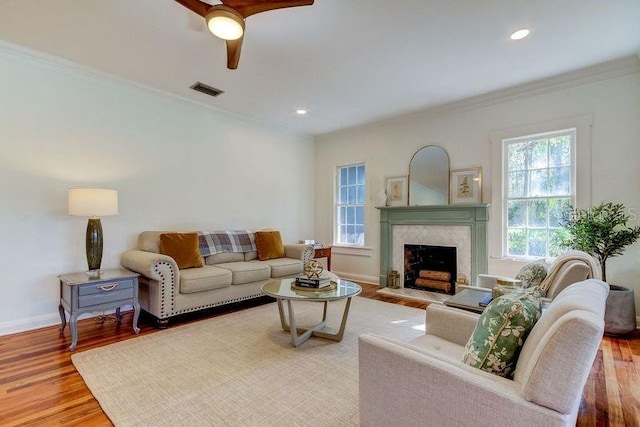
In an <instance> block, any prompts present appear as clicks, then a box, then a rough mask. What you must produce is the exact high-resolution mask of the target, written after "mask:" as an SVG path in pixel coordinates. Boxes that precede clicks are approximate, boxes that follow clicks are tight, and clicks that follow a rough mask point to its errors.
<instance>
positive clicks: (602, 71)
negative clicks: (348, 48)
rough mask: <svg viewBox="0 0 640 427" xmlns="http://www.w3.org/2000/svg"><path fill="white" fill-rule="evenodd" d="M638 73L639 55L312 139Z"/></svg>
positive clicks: (500, 102)
mask: <svg viewBox="0 0 640 427" xmlns="http://www.w3.org/2000/svg"><path fill="white" fill-rule="evenodd" d="M639 72H640V51H639V52H638V55H630V56H625V57H622V58H618V59H614V60H612V61H607V62H603V63H600V64H596V65H592V66H589V67H585V68H581V69H579V70H575V71H570V72H566V73H562V74H557V75H555V76H551V77H548V78H544V79H540V80H536V81H533V82H529V83H524V84H521V85H517V86H512V87H509V88H506V89H501V90H497V91H493V92H488V93H485V94H481V95H477V96H473V97H470V98H464V99H461V100H458V101H453V102H448V103H445V104H441V105H436V106H433V107H428V108H423V109H420V110H416V111H412V112H407V113H403V114H398V115H395V116H391V117H384V118H380V119H378V120H374V121H371V122H368V123H362V124H360V125H356V126H353V127H349V128H345V129H338V130H335V131H331V132H327V133H324V134H320V135H316V136H317V137H326V136H329V135H336V134H340V133H343V132H350V131H356V130H358V129H362V128H367V127H371V126H388V125H391V124H393V123H398V122H402V121H406V120H411V119H413V118H417V119H420V118H421V117H424V116H425V115H438V114H445V113H458V112H463V111H468V110H473V109H477V108H482V107H488V106H492V105H497V104H502V103H505V102H509V101H514V100H518V99H524V98H528V97H531V96H536V95H541V94H544V93H548V92H554V91H557V90H561V89H567V88H572V87H577V86H582V85H585V84H589V83H594V82H598V81H602V80H608V79H613V78H616V77H621V76H625V75H628V74H634V73H639Z"/></svg>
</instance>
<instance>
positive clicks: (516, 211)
mask: <svg viewBox="0 0 640 427" xmlns="http://www.w3.org/2000/svg"><path fill="white" fill-rule="evenodd" d="M526 214H527V202H524V201H509V202H508V208H507V215H508V217H509V220H508V225H509V228H512V227H524V226H525V225H526V221H525V220H526Z"/></svg>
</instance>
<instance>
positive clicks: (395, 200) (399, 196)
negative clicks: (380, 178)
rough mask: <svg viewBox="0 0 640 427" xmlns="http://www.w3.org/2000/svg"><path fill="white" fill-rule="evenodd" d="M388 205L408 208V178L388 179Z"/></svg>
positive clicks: (395, 177) (394, 177)
mask: <svg viewBox="0 0 640 427" xmlns="http://www.w3.org/2000/svg"><path fill="white" fill-rule="evenodd" d="M386 184H387V185H386V187H387V205H389V206H407V194H408V193H407V190H408V188H407V177H406V175H405V176H393V177H389V178H387V182H386Z"/></svg>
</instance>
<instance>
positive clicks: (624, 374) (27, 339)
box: [0, 285, 640, 426]
mask: <svg viewBox="0 0 640 427" xmlns="http://www.w3.org/2000/svg"><path fill="white" fill-rule="evenodd" d="M376 290H377V286H373V285H363V292H362V294H361V296H363V297H366V298H371V299H376V300H381V301H386V302H392V303H398V304H402V305H407V306H412V307H418V308H424V307H425V304H421V303H416V302H411V301H407V300H397V299H395V298H391V297H386V296H381V295H378V294H376V292H375V291H376ZM253 305H255V303H253ZM243 308H244V307H237V306H234V307H231V308H226V309H222V310H216V311H213V312H209V313H207V314H206V317H214V316H219V315H223V314H225V313H228V312H230V311H235V310H239V309H243ZM202 318H203V316H202V315H199V316H198V317H193V316H191V317H187V318H184V319H181V321H182V322H183V323H182V324H184V322H192V321H197V320H198V319H202ZM130 325H131V314H130V313H125V315H124V316H123V323H122V326H121V327H117V326H116V325H115V324H113V323H111V322H106V323H104V324H98V323H96V321H95V320H94V319H87V320H83V321H80V322H79V324H78V331H79V340H78V347H77V349H76V352H80V351H84V350H87V349H90V348H94V347H100V346H103V345H107V344H110V343H113V342H116V341H121V340H126V339H130V338H134V337H135V336H136V335H134V334H133V332H132V331H131V328H130ZM170 327H171V326H170ZM140 328H141V332H140V334H142V335H144V334H151V333H155V332H156V329H154V328H152V327H151V326H149V325H148V324H146V323H144V322H141V324H140ZM70 342H71V339H70V336H69V329H68V328H67V330H66V331H65V335H64V336H63V337H61V336H59V334H58V331H57V327H48V328H42V329H38V330H35V331H30V332H24V333H20V334H15V335H8V336H3V337H0V425H1V426H13V425H34V426H42V425H46V426H52V425H61V426H62V425H64V426H76V425H82V426H87V425H90V426H110V425H111V423H110V421H109V419H108V418H107V416H106V415H105V414H104V412H102V409H101V408H100V405H98V402H97V401H96V400H95V399H94V398H93V396H92V395H91V393H90V392H89V389H87V387H86V386H85V384H84V382H83V381H82V378H81V377H80V375H79V374H78V373H77V372H76V370H75V368H74V367H73V364H72V363H71V357H70V356H71V353H70V352H69V351H68V349H67V347H68V346H69V344H70ZM639 374H640V333H638V331H636V332H634V333H633V334H631V336H627V337H624V338H614V337H605V338H604V340H603V341H602V344H601V346H600V350H599V351H598V355H597V357H596V361H595V363H594V366H593V369H592V371H591V374H590V376H589V379H588V381H587V385H586V387H585V392H584V399H583V402H582V406H581V409H580V415H579V417H578V425H579V426H640V421H639V420H640V375H639Z"/></svg>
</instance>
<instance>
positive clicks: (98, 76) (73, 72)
mask: <svg viewBox="0 0 640 427" xmlns="http://www.w3.org/2000/svg"><path fill="white" fill-rule="evenodd" d="M0 56H3V57H5V58H8V59H11V60H15V61H19V62H20V63H23V64H28V65H32V66H37V67H39V68H42V69H46V70H48V71H51V72H56V73H60V74H64V75H68V76H71V77H73V78H77V79H82V80H85V81H90V82H93V83H97V84H106V85H117V86H120V87H129V88H132V89H134V90H141V91H144V92H147V93H153V94H155V95H159V96H162V97H165V98H171V99H174V100H176V101H180V102H183V103H186V104H190V105H195V106H198V107H202V108H206V109H207V110H210V111H214V112H216V113H219V114H223V115H225V116H228V117H231V118H233V119H235V120H237V121H241V122H243V123H245V124H246V125H248V126H253V127H257V128H261V129H269V130H271V131H274V132H279V133H283V134H288V135H293V136H297V137H303V138H307V139H310V140H312V137H311V135H308V134H305V133H301V132H299V131H296V130H293V129H289V128H287V127H278V126H274V125H271V124H269V123H265V122H262V121H260V120H256V119H251V118H248V117H246V116H243V115H241V114H238V113H234V112H232V111H228V110H225V109H223V108H220V107H216V106H213V105H209V104H206V103H204V102H200V101H197V100H195V99H191V98H187V97H186V96H182V95H178V94H176V93H173V92H169V91H166V90H162V89H158V88H155V87H153V86H149V85H146V84H143V83H139V82H136V81H133V80H129V79H126V78H124V77H120V76H117V75H115V74H110V73H107V72H104V71H100V70H97V69H95V68H91V67H88V66H85V65H81V64H78V63H77V62H73V61H70V60H68V59H64V58H61V57H58V56H55V55H50V54H47V53H44V52H40V51H37V50H34V49H31V48H28V47H25V46H21V45H17V44H14V43H10V42H7V41H5V40H0Z"/></svg>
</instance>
